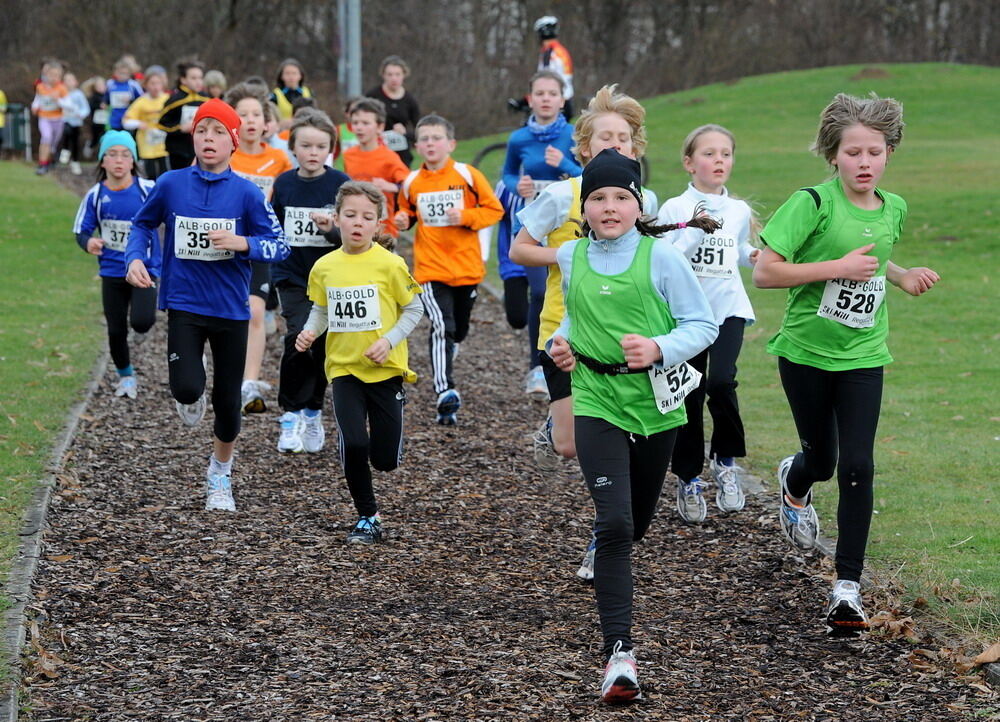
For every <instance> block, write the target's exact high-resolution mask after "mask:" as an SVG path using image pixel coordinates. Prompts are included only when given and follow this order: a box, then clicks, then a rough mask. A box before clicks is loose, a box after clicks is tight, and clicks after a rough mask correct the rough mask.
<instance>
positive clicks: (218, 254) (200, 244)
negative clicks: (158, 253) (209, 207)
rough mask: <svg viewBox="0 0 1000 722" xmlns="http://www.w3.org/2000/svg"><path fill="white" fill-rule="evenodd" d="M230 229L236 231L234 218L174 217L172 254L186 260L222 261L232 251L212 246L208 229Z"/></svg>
mask: <svg viewBox="0 0 1000 722" xmlns="http://www.w3.org/2000/svg"><path fill="white" fill-rule="evenodd" d="M220 230H224V231H232V232H233V233H236V219H235V218H188V217H187V216H177V217H176V218H175V219H174V256H176V257H177V258H182V259H184V260H188V261H224V260H226V259H227V258H232V257H233V256H234V255H235V254H234V253H233V252H232V251H227V250H223V249H220V248H213V247H212V242H211V241H210V240H208V232H209V231H220Z"/></svg>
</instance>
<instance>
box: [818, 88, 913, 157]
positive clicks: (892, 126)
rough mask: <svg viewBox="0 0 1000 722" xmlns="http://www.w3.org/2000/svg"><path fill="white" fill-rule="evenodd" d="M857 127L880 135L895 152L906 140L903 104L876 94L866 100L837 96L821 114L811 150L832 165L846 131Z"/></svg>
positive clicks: (842, 94) (841, 94)
mask: <svg viewBox="0 0 1000 722" xmlns="http://www.w3.org/2000/svg"><path fill="white" fill-rule="evenodd" d="M858 124H860V125H863V126H865V127H866V128H871V129H872V130H875V131H878V132H879V133H881V134H882V135H883V136H884V137H885V144H886V145H887V146H888V147H889V148H890V149H892V150H895V149H896V148H897V147H898V146H899V143H900V142H901V141H902V140H903V126H904V125H905V123H903V104H902V103H900V102H899V101H898V100H895V99H894V98H880V97H879V96H878V95H876V94H875V93H874V92H873V93H872V94H871V95H870V97H867V98H857V97H855V96H853V95H847V94H846V93H837V95H836V96H835V97H834V99H833V100H832V101H830V104H829V105H827V106H826V107H825V108H823V112H822V113H820V115H819V128H818V129H817V131H816V141H815V142H814V143H813V145H812V148H811V150H812V151H813V152H814V153H815V154H816V155H818V156H821V157H823V158H825V159H826V162H827V163H829V164H830V165H831V166H832V165H833V161H834V160H835V159H836V157H837V150H838V149H839V148H840V139H841V137H842V136H843V135H844V131H845V130H846V129H847V128H850V127H851V126H852V125H858Z"/></svg>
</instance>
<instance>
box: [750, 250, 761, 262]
mask: <svg viewBox="0 0 1000 722" xmlns="http://www.w3.org/2000/svg"><path fill="white" fill-rule="evenodd" d="M758 258H760V249H759V248H755V249H753V250H752V251H750V265H751V266H756V265H757V259H758Z"/></svg>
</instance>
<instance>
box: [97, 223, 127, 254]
mask: <svg viewBox="0 0 1000 722" xmlns="http://www.w3.org/2000/svg"><path fill="white" fill-rule="evenodd" d="M131 231H132V221H122V220H108V219H105V220H102V221H101V238H102V239H103V240H104V247H105V248H110V249H111V250H112V251H124V250H125V246H127V245H128V234H129V233H131Z"/></svg>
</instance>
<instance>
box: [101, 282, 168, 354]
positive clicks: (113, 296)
mask: <svg viewBox="0 0 1000 722" xmlns="http://www.w3.org/2000/svg"><path fill="white" fill-rule="evenodd" d="M101 302H102V303H103V305H104V319H105V321H107V324H108V347H109V348H110V349H111V360H112V361H113V362H114V364H115V368H116V369H125V368H128V367H129V365H130V364H131V363H132V360H131V357H130V356H129V352H128V327H129V321H130V320H131V324H132V330H133V331H135V332H136V333H146V331H148V330H149V329H151V328H152V327H153V323H154V322H155V321H156V289H155V288H136V287H135V286H133V285H132V284H131V283H129V282H128V281H126V280H125V279H124V278H112V277H109V276H102V277H101ZM130 312H131V313H130Z"/></svg>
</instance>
